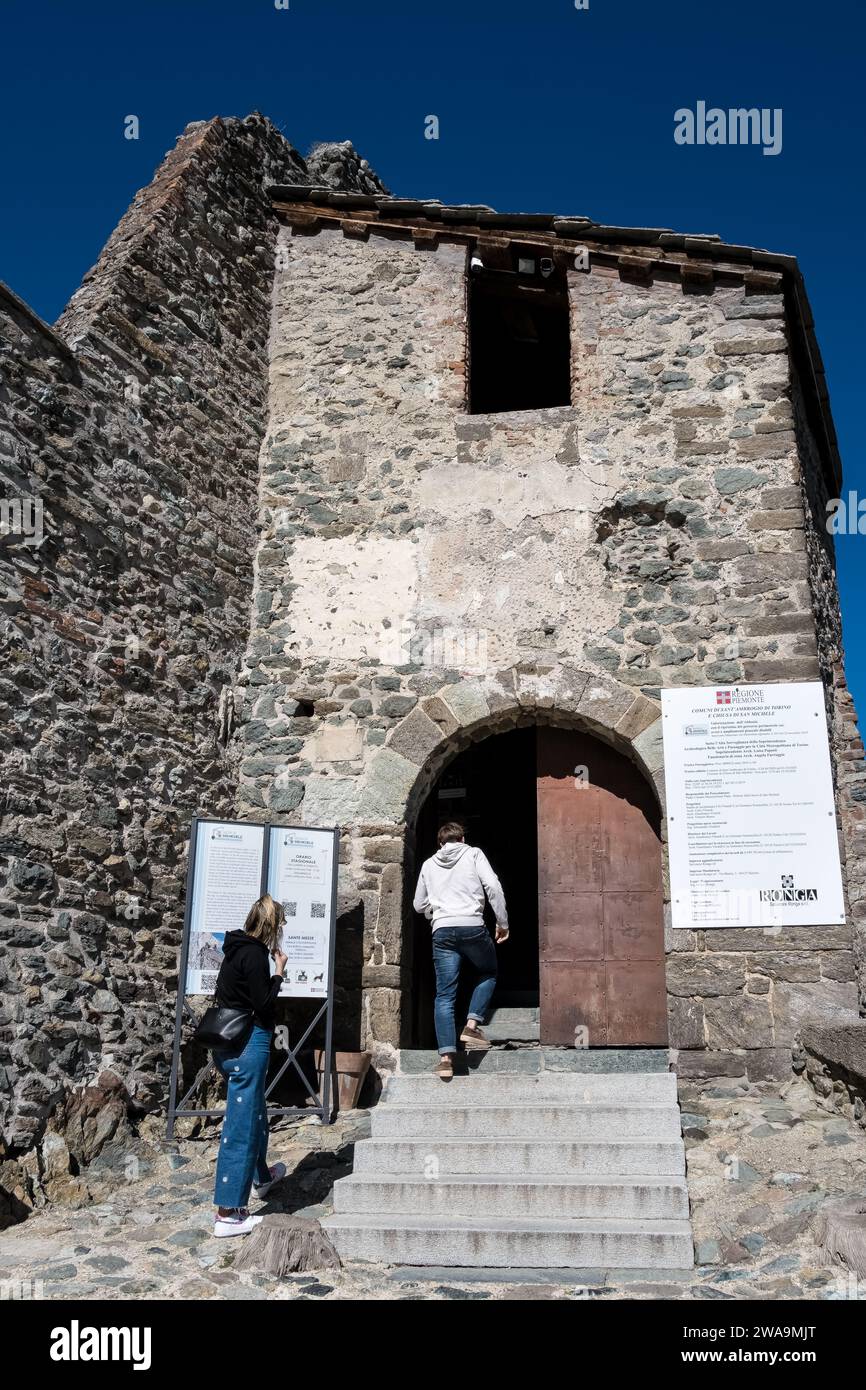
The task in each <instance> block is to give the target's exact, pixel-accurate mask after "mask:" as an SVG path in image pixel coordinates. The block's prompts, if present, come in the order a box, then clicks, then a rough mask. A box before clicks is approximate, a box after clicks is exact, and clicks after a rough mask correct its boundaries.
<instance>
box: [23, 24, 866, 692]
mask: <svg viewBox="0 0 866 1390" xmlns="http://www.w3.org/2000/svg"><path fill="white" fill-rule="evenodd" d="M0 26H2V42H3V48H4V50H5V54H4V65H3V66H4V74H3V83H2V88H0V151H2V158H0V176H2V178H0V200H2V218H0V278H3V279H4V280H6V281H7V283H8V284H10V285H11V287H12V288H13V289H14V290H15V291H16V292H17V293H18V294H19V295H21V297H22V298H23V299H25V300H27V301H28V303H30V304H31V305H32V306H33V307H34V308H35V309H36V310H37V312H38V313H40V314H41V315H42V316H43V317H44V318H46V319H48V320H49V321H51V320H53V319H54V318H56V316H57V314H58V313H59V312H60V310H61V309H62V307H63V305H64V304H65V302H66V300H67V299H68V298H69V296H70V294H71V293H72V292H73V290H74V289H75V288H76V286H77V285H78V283H79V281H80V279H81V276H82V275H83V273H84V272H85V271H86V270H87V269H88V267H89V266H90V265H92V264H93V262H94V261H95V259H96V257H97V255H98V253H99V250H100V248H101V247H102V245H103V243H104V242H105V240H106V238H107V237H108V235H109V233H110V232H111V230H112V228H113V227H114V225H115V223H116V222H117V220H118V219H119V217H120V216H121V214H122V213H123V212H124V210H125V209H126V207H127V206H128V204H129V202H130V199H131V198H132V196H133V194H134V193H135V191H136V190H137V189H138V188H140V187H141V186H142V185H144V184H146V183H148V182H149V180H150V178H151V176H152V174H153V171H154V169H155V167H156V166H157V164H158V163H159V161H160V159H161V158H162V155H163V154H164V153H165V151H166V150H167V149H169V148H170V147H171V146H172V145H173V144H174V141H175V139H176V137H177V136H178V134H179V133H180V132H181V130H182V129H183V127H184V126H185V125H186V124H187V123H188V122H189V121H192V120H201V119H204V118H207V117H210V116H213V115H224V116H228V115H246V114H247V113H248V112H249V111H252V110H255V109H258V110H261V111H263V112H264V113H265V115H267V116H269V117H270V118H271V120H273V121H274V122H275V123H276V124H277V125H278V126H279V127H280V128H281V129H282V130H283V132H284V133H285V135H286V136H287V138H288V139H289V140H290V141H291V142H292V143H293V144H294V145H296V146H297V147H298V149H299V150H300V151H301V152H302V153H306V151H307V150H308V148H309V146H310V145H311V144H312V143H313V142H315V141H317V140H331V139H336V140H344V139H351V140H352V141H353V143H354V144H355V146H356V147H357V148H358V149H359V150H360V151H361V152H362V153H363V154H364V155H366V157H367V158H368V159H369V160H370V162H371V164H372V165H373V166H374V168H376V169H377V170H378V172H379V174H380V175H381V177H382V178H383V179H384V180H385V182H386V183H387V184H388V185H389V186H390V187H391V188H392V189H393V190H394V191H395V192H398V193H401V194H407V195H409V194H419V195H426V196H429V197H437V198H441V199H442V200H443V201H450V202H485V203H490V204H491V205H492V206H494V207H497V208H500V209H503V210H508V211H513V210H521V211H523V210H530V211H542V212H552V211H555V212H560V213H564V214H567V213H573V214H586V215H588V216H591V217H593V218H595V219H597V220H601V221H609V222H614V223H624V224H630V225H646V226H661V227H671V228H673V229H674V230H677V231H688V232H718V233H720V234H721V235H722V236H723V237H724V238H725V239H726V240H730V241H734V242H739V243H748V244H752V245H756V246H763V247H767V248H769V249H771V250H775V251H787V252H792V253H794V254H796V255H797V256H798V257H799V259H800V263H801V265H802V267H803V270H804V273H805V276H806V284H807V288H808V291H809V295H810V299H811V303H812V309H813V312H814V315H815V320H816V325H817V331H818V338H819V342H820V344H821V349H822V353H823V356H824V360H825V364H826V367H827V373H828V378H829V382H830V390H831V397H832V401H833V407H834V414H835V420H836V427H837V430H838V433H839V438H840V445H841V450H842V459H843V463H844V466H845V476H846V486H847V487H849V488H853V489H856V490H857V491H858V493H859V492H861V491H862V492H863V493H864V495H866V480H864V467H863V424H862V418H861V398H862V395H863V388H862V378H863V371H864V356H863V350H862V331H863V323H864V311H866V303H864V299H866V290H864V283H866V282H864V277H863V274H862V273H861V257H862V254H863V249H864V248H863V230H864V226H866V221H864V191H863V189H864V183H863V164H864V159H863V146H864V134H866V120H864V114H863V113H864V89H866V81H864V70H866V64H864V56H866V55H864V32H866V22H864V10H863V6H862V4H861V3H859V2H858V0H845V3H840V2H839V0H824V3H821V4H815V3H806V2H805V0H787V2H786V3H783V0H727V3H725V0H717V3H708V0H661V3H650V2H649V0H644V2H643V3H641V0H590V9H589V10H588V11H578V10H576V9H575V7H574V0H535V3H534V4H533V3H530V0H524V3H517V0H499V3H493V0H474V3H471V0H470V2H469V3H461V0H421V3H418V0H405V2H404V3H399V4H398V3H396V0H290V8H289V9H288V10H287V11H285V10H277V9H276V8H275V6H274V4H273V0H235V3H228V2H227V0H175V3H169V0H152V2H151V3H128V2H127V0H111V3H108V2H107V0H101V3H87V0H81V3H69V0H62V2H61V0H39V2H38V3H34V0H28V3H24V2H23V0H3V2H2V5H0ZM699 99H702V100H705V101H706V102H707V104H708V105H711V106H712V105H715V106H720V107H724V108H728V107H735V106H736V107H739V106H758V107H781V108H782V109H783V112H784V118H783V121H784V123H783V136H784V143H783V150H782V153H781V154H780V155H778V156H777V157H775V158H773V157H766V156H764V155H763V154H762V153H761V150H760V149H759V148H751V147H749V148H742V147H731V148H726V147H707V146H704V147H697V146H696V147H691V148H689V147H682V146H678V145H676V144H675V143H674V140H673V128H674V121H673V113H674V111H675V110H676V108H677V107H681V106H690V107H694V105H695V103H696V102H697V101H698V100H699ZM130 114H134V115H137V116H138V117H139V120H140V139H139V140H138V141H128V140H125V139H124V137H123V122H124V117H125V116H127V115H130ZM430 114H435V115H437V116H438V117H439V121H440V139H439V140H438V141H431V140H425V139H424V118H425V116H427V115H430ZM864 525H866V522H864ZM864 548H866V538H863V537H859V536H855V537H850V538H848V537H846V538H841V539H840V541H839V542H838V550H839V568H840V582H841V587H842V594H843V613H844V616H845V636H846V648H847V653H848V667H849V677H850V680H851V684H852V686H853V687H854V691H855V695H856V696H858V697H859V703H860V705H861V706H863V708H864V709H866V642H864V640H863V637H862V635H861V629H862V624H861V622H860V611H861V609H862V608H863V606H864V602H866V583H864V577H863V569H864V567H863V562H862V559H861V555H862V554H863V551H864Z"/></svg>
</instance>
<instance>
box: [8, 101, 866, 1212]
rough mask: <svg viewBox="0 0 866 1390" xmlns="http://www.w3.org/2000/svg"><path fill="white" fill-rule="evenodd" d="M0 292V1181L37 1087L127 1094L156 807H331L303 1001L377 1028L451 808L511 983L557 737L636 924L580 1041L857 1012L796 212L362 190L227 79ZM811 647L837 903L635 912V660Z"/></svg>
mask: <svg viewBox="0 0 866 1390" xmlns="http://www.w3.org/2000/svg"><path fill="white" fill-rule="evenodd" d="M0 314H2V337H3V358H2V361H3V388H2V395H0V468H2V472H3V486H4V491H5V496H6V497H7V498H12V499H21V500H22V501H25V500H26V499H32V498H36V499H39V500H41V502H42V503H43V508H44V512H43V526H44V536H43V538H42V539H41V543H40V544H35V543H33V537H28V536H25V535H22V534H21V533H20V530H19V532H18V533H17V534H16V533H15V532H14V531H13V533H12V534H11V535H9V536H6V537H4V539H3V541H2V543H0V563H2V566H3V570H4V577H5V579H6V584H7V588H6V594H5V597H4V626H5V634H4V642H5V655H4V659H3V670H2V676H0V719H2V723H3V735H4V764H5V772H4V796H5V806H4V818H3V830H2V851H3V856H4V863H5V886H4V888H3V893H2V903H0V910H2V919H0V982H2V1016H0V1042H2V1048H3V1057H2V1068H3V1071H2V1077H3V1081H4V1085H3V1110H4V1114H3V1130H4V1136H5V1138H4V1144H5V1150H4V1152H3V1153H0V1186H2V1185H4V1182H5V1185H6V1186H7V1187H9V1186H10V1183H11V1180H12V1177H14V1178H15V1180H16V1181H17V1180H18V1177H19V1176H20V1165H21V1163H22V1162H23V1163H24V1166H25V1167H26V1165H27V1163H28V1162H29V1160H28V1159H27V1158H26V1157H22V1156H26V1155H27V1154H28V1152H30V1151H32V1150H33V1149H34V1146H36V1145H38V1143H39V1141H40V1139H41V1137H42V1135H43V1133H44V1130H45V1126H46V1123H47V1122H48V1120H49V1117H50V1115H51V1113H52V1111H53V1110H54V1109H55V1108H56V1106H57V1105H58V1103H59V1102H60V1100H61V1099H62V1097H63V1096H64V1094H65V1092H66V1091H67V1089H68V1088H69V1087H70V1086H75V1085H81V1084H82V1083H84V1082H87V1081H89V1080H92V1079H93V1078H94V1077H96V1076H97V1075H98V1074H99V1073H100V1071H102V1070H105V1069H108V1070H110V1071H113V1072H114V1073H116V1075H117V1076H119V1077H120V1078H121V1080H122V1081H123V1083H124V1085H125V1086H126V1088H127V1090H128V1092H129V1095H130V1097H131V1100H132V1102H133V1104H135V1105H138V1106H140V1107H141V1108H143V1109H149V1108H154V1107H157V1106H159V1105H161V1104H162V1102H163V1098H164V1093H165V1084H166V1073H167V1061H168V1055H169V1049H170V1040H171V1022H170V1020H171V1014H172V1009H173V1003H174V991H175V989H176V984H177V950H178V943H179V927H180V923H181V920H182V896H183V882H184V862H183V861H184V855H185V850H186V841H187V835H188V828H189V819H190V816H191V815H192V814H193V813H195V812H199V813H201V814H216V815H232V814H235V815H238V816H241V817H243V818H248V819H259V820H261V819H272V820H279V821H285V822H286V823H306V824H312V825H333V824H336V825H339V826H340V827H341V829H342V832H343V836H342V862H341V879H340V889H341V898H340V918H339V923H338V975H339V992H338V1045H342V1046H345V1047H358V1046H369V1047H372V1048H373V1049H374V1052H375V1054H376V1060H377V1062H378V1064H379V1066H380V1067H387V1066H388V1065H389V1064H390V1061H391V1058H392V1056H393V1051H394V1049H396V1048H397V1047H399V1046H404V1047H407V1046H408V1047H412V1046H416V1047H420V1046H425V1045H427V1044H428V1043H429V1020H428V1012H429V1009H428V1005H429V993H430V979H429V961H428V955H429V945H428V942H427V936H426V932H427V931H428V930H429V929H428V928H426V927H425V928H424V929H423V930H422V929H421V928H420V927H419V925H418V922H417V920H416V919H414V918H413V914H412V912H411V888H412V886H413V880H414V875H415V872H416V868H417V863H418V860H419V857H422V856H423V855H424V854H425V853H427V852H429V846H430V844H431V839H432V836H433V834H434V832H435V828H436V823H437V819H438V820H440V821H441V819H442V818H443V817H446V816H447V817H449V818H450V816H452V815H455V814H457V815H459V816H460V817H463V818H465V820H466V822H467V824H468V826H469V829H470V834H471V835H476V836H477V838H478V839H480V840H481V842H482V843H486V847H487V848H488V850H489V852H490V854H491V858H494V860H497V861H498V863H499V864H500V866H501V868H502V876H503V880H504V881H505V884H506V889H507V891H508V892H509V895H510V898H511V902H512V916H513V919H514V940H513V943H512V945H513V951H512V955H511V958H510V960H509V961H508V962H506V960H505V957H504V956H503V962H504V964H503V981H502V984H503V990H504V992H505V995H507V996H508V997H510V999H511V1000H512V1001H513V1002H514V1003H515V1005H517V1004H522V1005H525V1006H529V1007H532V1006H533V1003H535V1004H537V1003H538V1000H539V997H541V1001H542V1026H544V1024H543V1018H544V1007H545V1005H544V998H545V989H547V988H548V987H549V984H550V981H551V979H555V978H556V970H555V966H556V951H555V950H551V949H550V942H551V940H552V939H553V938H554V937H555V936H556V930H555V924H553V925H551V923H550V922H547V923H546V924H545V923H544V922H542V934H541V935H542V940H541V945H539V931H538V926H539V915H540V914H539V907H538V901H539V900H538V897H537V894H538V892H539V889H541V893H542V898H543V895H544V892H545V887H544V885H545V882H546V881H547V879H546V875H548V873H549V869H550V864H551V863H553V862H554V861H555V860H556V859H557V855H558V854H559V855H560V858H561V854H560V850H559V849H558V847H557V846H558V841H557V837H556V833H555V831H554V830H552V829H551V826H552V825H554V824H555V823H556V817H557V816H558V815H559V814H560V811H559V809H557V808H558V806H559V803H558V802H557V796H556V789H557V787H559V786H562V785H563V779H564V778H567V777H570V776H572V775H574V774H575V773H576V772H578V770H581V771H580V772H578V775H583V774H585V775H586V778H587V780H588V782H589V783H590V784H591V785H592V787H594V788H596V789H597V790H598V797H599V798H600V800H597V801H593V800H592V799H591V798H589V799H587V800H586V802H585V803H584V804H585V806H587V807H590V806H593V805H595V806H596V807H599V806H600V807H601V810H600V811H599V814H600V815H602V816H607V820H605V821H604V823H603V824H601V822H599V824H601V829H602V830H603V831H604V835H603V837H602V838H601V839H600V840H599V841H598V845H596V846H595V849H596V852H597V853H596V857H597V856H598V855H599V854H600V855H601V857H602V859H604V861H605V863H606V864H607V866H608V868H609V869H610V871H611V872H612V873H613V872H614V869H615V872H616V874H617V875H619V877H618V878H617V884H618V886H619V888H621V889H622V890H623V891H624V892H627V893H631V894H633V895H634V902H637V901H638V899H639V900H640V914H641V920H642V922H643V924H644V927H645V929H646V940H648V941H649V942H650V949H649V951H648V953H647V952H646V951H645V952H644V956H645V957H647V959H649V960H650V964H651V968H649V967H648V968H647V970H646V971H645V972H644V976H645V979H644V994H643V995H642V997H643V999H644V1004H645V1007H644V1008H643V1011H642V1012H641V1013H640V1016H639V1017H636V1016H635V1015H634V1013H633V1011H632V1012H631V1013H630V1011H629V1009H628V1008H624V1007H623V1006H622V991H623V990H625V991H626V993H627V992H628V979H629V976H628V970H625V971H624V972H623V971H619V966H618V963H617V960H618V948H617V944H616V941H613V942H611V941H610V940H608V939H606V944H605V945H604V946H603V947H602V948H601V956H602V957H603V961H602V963H603V965H604V969H603V970H601V971H600V973H599V975H598V981H599V983H598V990H599V991H600V995H599V998H600V1000H601V1002H600V1004H599V1008H600V1010H601V1012H600V1013H599V1014H598V1017H599V1018H601V1017H602V1016H604V1017H606V1018H607V1019H608V1021H609V1027H606V1026H601V1027H600V1028H598V1029H597V1040H598V1041H599V1042H602V1043H605V1042H606V1043H615V1044H618V1045H622V1044H634V1045H643V1044H650V1043H652V1044H656V1045H658V1044H659V1043H667V1044H668V1045H669V1046H670V1048H671V1049H673V1051H672V1054H671V1055H672V1057H673V1059H674V1061H675V1064H676V1066H677V1067H678V1068H679V1070H680V1071H681V1072H683V1073H685V1074H688V1075H690V1076H713V1075H719V1074H728V1075H747V1076H748V1077H749V1078H750V1079H753V1080H754V1079H766V1078H774V1077H781V1076H784V1075H787V1074H788V1073H789V1072H790V1068H791V1049H792V1045H793V1044H794V1043H795V1040H796V1037H797V1034H798V1030H799V1028H800V1027H801V1024H802V1023H803V1021H804V1020H807V1019H811V1018H815V1019H818V1020H823V1021H825V1022H828V1021H829V1022H832V1021H835V1020H839V1021H842V1020H844V1019H848V1020H850V1019H851V1018H852V1017H856V1013H857V1007H858V988H857V963H858V961H860V962H861V963H862V957H863V935H862V930H863V925H862V924H863V912H864V899H863V894H864V844H866V842H864V836H863V830H862V824H863V815H864V811H863V805H864V799H866V776H864V771H863V763H862V757H863V748H862V745H861V743H860V741H859V737H858V734H857V729H856V726H855V715H854V710H853V706H852V701H851V697H850V694H849V692H848V690H847V687H846V683H845V677H844V669H843V658H842V644H841V630H840V618H839V606H838V595H837V589H836V581H835V565H834V556H833V547H832V538H831V537H830V536H829V535H828V534H827V530H826V527H825V524H824V519H825V515H826V502H827V500H828V498H831V497H835V496H838V495H839V493H840V489H841V474H840V463H839V457H838V451H837V448H836V443H835V436H834V431H833V424H832V419H831V415H830V409H829V403H828V397H827V390H826V385H825V382H824V376H823V371H822V367H821V359H820V354H819V351H818V347H817V343H816V340H815V335H814V329H813V324H812V319H811V315H810V312H809V307H808V301H807V299H806V295H805V290H804V286H803V281H802V277H801V275H800V272H799V269H798V267H797V263H796V261H795V260H794V259H793V258H792V257H790V256H785V255H775V254H770V253H767V252H764V251H758V250H751V249H750V248H747V247H743V246H737V245H728V244H726V243H725V242H723V241H721V240H720V239H719V238H718V237H717V236H710V235H699V236H690V235H683V234H679V233H675V232H672V231H665V230H659V229H651V228H622V227H610V226H605V225H603V224H600V223H596V222H594V221H592V220H590V219H588V218H584V217H562V218H560V217H557V216H553V215H550V216H548V215H540V214H539V215H536V214H514V215H508V214H498V213H494V212H492V211H491V210H490V209H488V208H485V207H446V206H443V205H442V204H440V203H438V202H433V201H429V202H428V201H413V200H405V199H398V198H393V197H391V196H389V195H388V193H387V192H386V190H385V189H384V187H383V185H382V184H381V182H380V181H379V179H378V178H377V177H376V175H375V174H373V172H372V171H371V170H370V169H369V168H368V166H367V165H366V163H365V162H363V161H361V160H359V159H358V157H357V156H356V155H355V153H354V151H353V150H352V149H351V146H323V147H321V148H320V149H318V150H316V151H314V152H313V154H312V155H311V156H310V158H309V159H308V160H307V161H304V160H302V159H301V158H300V156H299V155H298V154H297V153H296V152H295V151H294V150H293V149H292V148H291V147H290V146H289V145H287V143H286V142H285V141H284V139H283V138H282V136H280V135H279V134H278V133H277V132H276V131H275V130H274V129H273V127H271V126H270V125H269V123H268V122H266V121H265V120H264V119H263V118H261V117H260V116H258V115H255V116H252V117H249V118H247V119H246V120H243V121H235V120H227V121H222V120H215V121H211V122H208V123H201V124H198V125H196V126H193V127H190V129H189V130H188V131H187V132H186V133H185V134H184V135H183V137H182V138H181V140H180V141H179V143H178V145H177V148H176V149H175V150H174V151H173V152H172V153H170V154H169V155H168V156H167V158H166V160H165V163H164V164H163V165H162V167H161V168H160V170H159V171H158V173H157V175H156V177H155V179H154V182H153V183H152V184H151V185H150V187H149V188H147V189H146V190H144V191H143V192H142V193H141V194H139V196H138V197H137V198H136V200H135V202H134V204H133V205H132V207H131V209H130V211H129V212H128V213H127V214H126V216H125V217H124V219H123V221H122V222H121V224H120V226H119V227H118V229H117V231H116V232H115V233H114V235H113V236H112V237H111V239H110V240H109V242H108V244H107V246H106V248H105V251H104V252H103V255H102V256H101V258H100V260H99V262H98V264H97V265H96V267H95V268H94V270H93V271H91V272H90V273H89V274H88V276H87V277H86V278H85V281H84V283H83V285H82V287H81V289H80V290H79V291H78V292H77V293H76V294H75V295H74V296H73V299H72V301H71V302H70V305H69V307H68V308H67V310H66V311H65V313H64V314H63V315H62V316H61V318H60V320H59V321H58V324H57V325H56V326H55V327H54V328H49V327H48V326H47V325H45V324H44V323H42V322H41V321H39V320H38V319H37V318H36V317H35V316H34V315H33V314H32V312H31V311H30V310H29V309H28V308H27V307H26V306H25V305H24V304H22V303H21V302H20V301H19V300H17V299H16V297H15V296H14V294H12V293H11V292H10V291H8V290H5V289H4V290H3V292H2V296H0ZM817 678H820V679H821V680H822V681H823V682H824V686H825V689H826V697H827V719H828V728H829V734H830V741H831V749H832V755H833V764H834V777H835V781H836V787H837V796H838V822H839V837H840V847H841V851H842V855H843V862H844V870H845V886H846V895H847V908H848V914H849V915H848V922H847V924H846V925H845V926H840V925H838V924H837V925H827V926H822V927H808V928H796V929H793V928H792V929H784V930H782V931H781V932H776V933H770V934H768V933H765V932H761V931H760V930H757V931H755V930H748V929H746V930H736V931H734V930H730V931H728V930H716V931H706V932H683V931H679V932H673V931H671V930H669V929H666V928H665V923H664V911H665V899H666V888H665V885H666V882H667V873H666V860H665V844H664V820H663V806H664V786H663V767H662V748H661V735H660V727H661V721H660V706H659V697H660V691H661V689H662V688H664V687H669V686H673V685H706V684H711V683H717V682H724V683H725V684H736V683H740V682H749V681H753V682H754V681H758V682H773V681H791V680H795V681H798V680H814V679H817ZM611 806H613V807H614V808H616V807H619V811H620V812H621V814H619V813H618V812H617V813H615V814H614V815H613V818H612V819H611V813H610V808H611ZM536 807H538V813H537V811H536ZM605 807H607V810H605V809H604V808H605ZM587 826H588V823H587ZM618 827H619V829H618ZM585 828H586V827H585ZM596 828H597V827H596ZM587 833H589V830H587ZM485 837H486V839H485ZM578 842H580V836H579V835H578ZM599 846H600V847H599ZM560 848H561V847H560ZM611 866H613V868H611ZM541 916H542V917H543V911H542V914H541ZM626 929H627V924H626V923H623V930H624V931H626ZM545 943H547V944H546V945H545ZM638 954H640V953H638ZM626 955H627V953H626ZM618 972H619V973H618ZM578 974H579V972H578ZM571 978H572V979H577V978H578V976H577V975H573V976H572V977H571ZM861 980H862V971H861ZM575 988H577V986H575ZM617 1000H619V1003H617ZM579 1002H580V1005H581V1007H580V1008H576V1009H575V1010H573V1011H572V1015H571V1016H568V1017H565V1015H562V1017H560V1018H559V1019H558V1024H557V1026H559V1024H562V1025H563V1026H567V1028H569V1029H570V1028H571V1027H572V1024H575V1023H579V1022H580V1018H581V1016H582V1014H581V1009H582V1008H584V1007H585V1005H586V1000H582V1001H579ZM598 1002H599V1001H598V1000H596V1003H598ZM566 1013H567V1011H566ZM563 1020H564V1022H563ZM554 1032H555V1028H554ZM542 1037H543V1040H544V1035H542ZM546 1040H547V1041H554V1042H558V1043H561V1042H563V1041H567V1038H565V1037H563V1036H560V1035H559V1034H557V1035H556V1036H554V1035H553V1033H552V1032H548V1036H547V1039H546ZM590 1043H592V1038H590ZM4 1157H5V1162H6V1165H7V1169H6V1178H5V1179H4V1175H3V1162H4ZM13 1170H14V1172H13ZM10 1175H11V1177H10Z"/></svg>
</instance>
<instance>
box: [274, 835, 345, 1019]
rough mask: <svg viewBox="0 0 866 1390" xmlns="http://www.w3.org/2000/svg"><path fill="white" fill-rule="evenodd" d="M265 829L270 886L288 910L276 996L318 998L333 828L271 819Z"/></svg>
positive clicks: (324, 963)
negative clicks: (274, 822) (283, 962)
mask: <svg viewBox="0 0 866 1390" xmlns="http://www.w3.org/2000/svg"><path fill="white" fill-rule="evenodd" d="M269 833H270V840H269V855H268V892H269V893H270V894H271V896H272V897H273V898H276V899H277V901H278V902H281V903H282V904H283V907H284V909H285V913H286V922H285V926H284V928H283V950H284V951H285V953H286V957H287V959H286V968H285V983H284V984H283V987H282V989H281V990H280V996H281V998H294V999H298V998H302V999H322V998H324V997H325V996H326V995H327V993H328V963H329V959H330V947H331V930H332V922H333V919H334V911H333V908H334V896H333V895H334V888H333V884H334V868H335V864H334V845H335V837H334V832H333V831H332V830H317V829H305V828H303V827H294V826H280V825H272V826H270V828H269Z"/></svg>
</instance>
